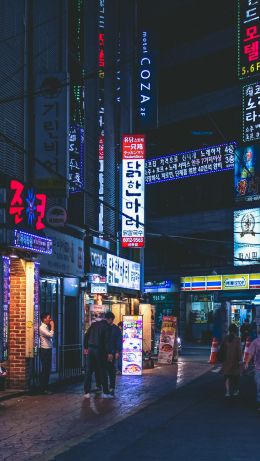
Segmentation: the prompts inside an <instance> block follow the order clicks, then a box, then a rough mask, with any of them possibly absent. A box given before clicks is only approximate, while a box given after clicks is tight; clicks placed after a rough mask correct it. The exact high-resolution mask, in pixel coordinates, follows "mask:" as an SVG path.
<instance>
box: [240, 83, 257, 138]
mask: <svg viewBox="0 0 260 461" xmlns="http://www.w3.org/2000/svg"><path fill="white" fill-rule="evenodd" d="M259 117H260V83H252V84H251V85H246V86H244V87H243V141H244V142H247V141H253V140H257V141H259V139H260V120H259Z"/></svg>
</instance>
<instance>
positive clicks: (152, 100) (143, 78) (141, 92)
mask: <svg viewBox="0 0 260 461" xmlns="http://www.w3.org/2000/svg"><path fill="white" fill-rule="evenodd" d="M140 42H141V43H140V54H139V69H138V80H137V81H138V91H137V96H138V115H139V121H140V123H139V125H140V128H141V129H142V128H145V127H147V126H148V125H150V124H154V125H156V121H157V97H156V82H155V69H154V55H153V54H152V49H153V47H152V46H151V33H150V32H147V31H143V32H141V34H140Z"/></svg>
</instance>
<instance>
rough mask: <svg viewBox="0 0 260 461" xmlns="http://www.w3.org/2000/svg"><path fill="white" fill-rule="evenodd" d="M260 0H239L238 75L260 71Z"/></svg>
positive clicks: (241, 76) (244, 76)
mask: <svg viewBox="0 0 260 461" xmlns="http://www.w3.org/2000/svg"><path fill="white" fill-rule="evenodd" d="M259 19H260V2H259V0H254V1H252V0H239V1H238V77H239V78H240V79H243V78H246V77H254V76H255V75H257V74H259V73H260V21H259Z"/></svg>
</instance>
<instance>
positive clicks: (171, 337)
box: [158, 315, 177, 363]
mask: <svg viewBox="0 0 260 461" xmlns="http://www.w3.org/2000/svg"><path fill="white" fill-rule="evenodd" d="M176 332H177V318H176V317H173V316H172V315H164V316H163V319H162V329H161V337H160V346H159V355H158V363H172V361H173V355H174V348H175V339H176V336H177V335H176Z"/></svg>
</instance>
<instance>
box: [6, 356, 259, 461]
mask: <svg viewBox="0 0 260 461" xmlns="http://www.w3.org/2000/svg"><path fill="white" fill-rule="evenodd" d="M190 356H192V359H191V358H190ZM207 359H208V357H206V356H205V352H204V351H203V352H201V351H200V352H199V353H198V352H197V354H193V353H192V354H191V353H190V354H189V353H188V352H187V354H186V352H185V350H184V353H183V356H181V358H180V361H179V363H178V365H171V366H162V365H160V366H158V367H156V368H155V369H152V370H145V373H144V375H143V376H142V377H131V378H128V377H119V379H118V390H117V396H116V398H115V399H113V400H105V401H104V400H102V399H100V398H98V397H94V396H93V398H91V399H90V400H85V399H83V398H82V384H74V385H70V386H67V387H64V388H63V389H60V390H59V391H58V392H55V394H53V395H50V396H42V395H40V396H24V397H21V398H19V399H17V398H16V399H11V400H8V401H6V402H3V403H2V404H1V405H0V427H1V430H0V434H1V435H0V439H1V441H0V460H1V461H2V460H3V461H7V460H8V461H25V460H28V461H29V460H36V459H37V461H50V460H55V461H81V460H91V459H94V460H95V461H99V460H102V461H103V460H113V461H117V460H118V461H119V459H120V461H122V459H123V460H124V461H128V460H129V461H130V459H131V461H132V460H133V459H135V460H137V461H143V460H144V461H145V460H148V459H149V460H168V459H170V460H171V459H173V460H176V461H182V460H184V459H185V461H189V460H192V461H197V460H198V461H206V460H207V461H208V460H209V459H210V460H211V461H218V460H221V461H244V460H247V461H251V460H252V461H253V460H254V461H255V460H257V459H259V453H260V438H259V429H260V414H257V413H256V411H255V408H254V387H253V379H252V377H249V376H244V377H243V378H242V387H241V396H240V397H239V398H237V399H235V398H234V399H230V400H227V399H225V398H224V391H223V377H222V376H221V375H220V374H218V373H215V372H213V370H214V368H213V369H212V367H211V366H209V365H208V363H207Z"/></svg>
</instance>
